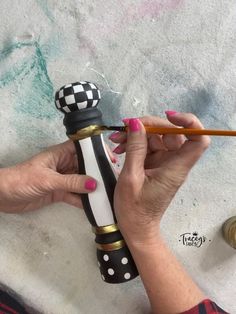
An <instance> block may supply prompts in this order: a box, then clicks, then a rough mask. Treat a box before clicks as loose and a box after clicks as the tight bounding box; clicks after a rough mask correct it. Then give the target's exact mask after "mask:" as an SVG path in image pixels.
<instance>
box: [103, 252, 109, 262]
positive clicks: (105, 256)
mask: <svg viewBox="0 0 236 314" xmlns="http://www.w3.org/2000/svg"><path fill="white" fill-rule="evenodd" d="M103 259H104V261H105V262H107V261H109V256H108V255H107V254H105V255H103Z"/></svg>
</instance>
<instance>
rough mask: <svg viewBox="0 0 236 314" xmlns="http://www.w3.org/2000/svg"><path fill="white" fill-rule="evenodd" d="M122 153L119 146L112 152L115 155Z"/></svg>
mask: <svg viewBox="0 0 236 314" xmlns="http://www.w3.org/2000/svg"><path fill="white" fill-rule="evenodd" d="M122 152H123V151H122V149H121V147H120V145H118V146H117V147H116V148H115V149H114V150H113V153H115V154H121V153H122Z"/></svg>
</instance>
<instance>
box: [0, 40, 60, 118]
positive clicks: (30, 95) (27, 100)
mask: <svg viewBox="0 0 236 314" xmlns="http://www.w3.org/2000/svg"><path fill="white" fill-rule="evenodd" d="M27 46H28V47H30V48H31V50H32V48H33V53H32V52H30V54H31V56H30V57H28V58H25V59H23V60H21V61H20V62H17V63H16V64H15V65H14V66H13V67H12V68H11V69H9V70H8V71H6V72H5V73H4V74H3V75H2V76H0V88H2V87H5V86H7V85H9V84H16V85H17V86H18V91H17V94H16V99H17V100H16V103H15V105H14V108H15V110H16V112H17V113H21V114H25V115H27V116H31V117H34V118H39V119H43V118H48V119H51V118H53V117H55V116H57V114H58V113H57V111H56V110H55V108H54V90H53V84H52V82H51V80H50V77H49V75H48V71H47V61H46V56H45V54H44V53H43V47H41V46H40V45H39V43H38V42H37V41H33V42H17V43H13V44H11V45H8V46H6V47H4V49H3V50H2V51H0V62H1V61H4V59H6V58H7V57H8V56H10V55H11V54H12V53H13V52H14V51H15V50H16V49H21V48H23V47H27Z"/></svg>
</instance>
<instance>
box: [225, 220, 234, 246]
mask: <svg viewBox="0 0 236 314" xmlns="http://www.w3.org/2000/svg"><path fill="white" fill-rule="evenodd" d="M223 236H224V239H225V241H226V242H227V243H228V244H229V245H230V246H232V247H233V248H234V249H236V216H234V217H231V218H229V219H228V220H227V221H226V222H225V223H224V225H223Z"/></svg>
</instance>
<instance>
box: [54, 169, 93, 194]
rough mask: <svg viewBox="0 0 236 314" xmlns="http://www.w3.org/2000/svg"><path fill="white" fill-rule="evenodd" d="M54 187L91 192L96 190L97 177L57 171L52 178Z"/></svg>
mask: <svg viewBox="0 0 236 314" xmlns="http://www.w3.org/2000/svg"><path fill="white" fill-rule="evenodd" d="M51 179H52V188H53V189H55V190H62V191H66V192H72V193H90V192H93V191H95V190H96V188H97V182H96V180H95V179H93V178H91V177H89V176H86V175H78V174H59V173H56V174H55V175H54V176H53V177H52V178H51Z"/></svg>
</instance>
